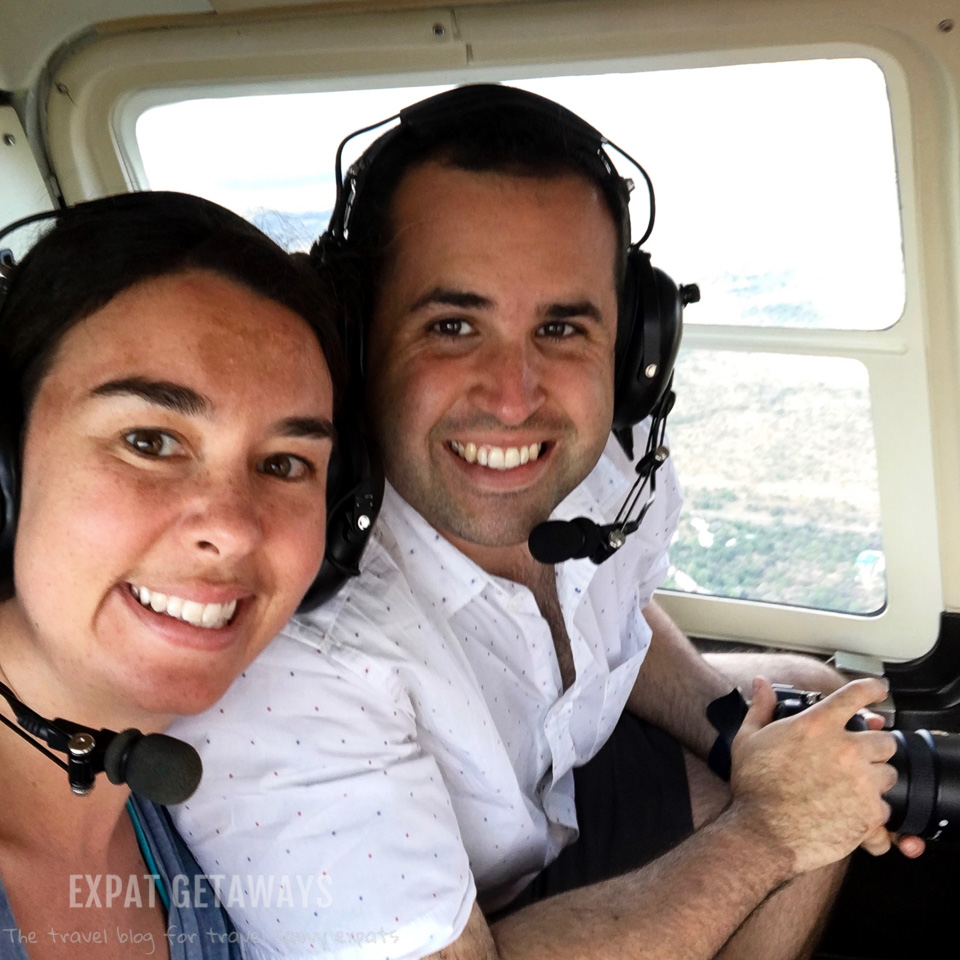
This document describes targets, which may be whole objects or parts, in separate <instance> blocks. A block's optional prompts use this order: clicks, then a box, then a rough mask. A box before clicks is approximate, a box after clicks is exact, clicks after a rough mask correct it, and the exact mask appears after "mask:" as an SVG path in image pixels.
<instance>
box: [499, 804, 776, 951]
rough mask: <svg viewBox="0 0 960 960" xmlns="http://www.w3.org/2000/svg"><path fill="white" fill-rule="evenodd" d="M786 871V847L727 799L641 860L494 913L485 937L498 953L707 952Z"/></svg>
mask: <svg viewBox="0 0 960 960" xmlns="http://www.w3.org/2000/svg"><path fill="white" fill-rule="evenodd" d="M790 877H791V862H790V856H789V855H788V854H787V853H786V852H784V851H778V850H777V849H776V848H774V846H773V845H772V844H771V843H769V842H768V841H767V838H766V837H764V836H763V835H761V834H759V833H757V832H756V831H755V828H754V827H753V826H752V825H750V824H747V823H746V822H743V821H742V820H741V819H740V818H739V816H738V814H737V813H736V812H735V811H733V810H732V809H728V810H727V811H726V812H725V813H723V814H721V816H720V817H719V818H718V819H717V820H716V821H714V822H713V823H710V824H707V825H706V826H705V827H704V828H702V829H701V830H699V831H698V832H697V833H696V834H694V835H693V836H692V837H690V838H689V839H688V840H686V841H685V842H684V843H682V844H681V845H680V846H678V847H677V848H676V849H674V850H672V851H670V852H669V853H667V854H665V855H664V856H663V857H661V858H660V859H659V860H656V861H655V862H653V863H652V864H649V865H647V866H645V867H643V868H642V869H640V870H637V871H634V872H632V873H628V874H625V875H624V876H622V877H617V878H614V879H612V880H607V881H604V882H602V883H598V884H594V885H592V886H589V887H584V888H581V889H579V890H574V891H570V892H569V893H565V894H561V895H560V896H557V897H552V898H551V899H549V900H545V901H542V902H541V903H538V904H535V905H533V906H531V907H527V908H525V909H523V910H520V911H518V912H517V913H515V914H513V915H511V916H509V917H507V918H505V919H504V920H501V921H499V922H497V923H496V924H494V926H493V928H492V934H493V940H494V942H495V944H496V948H497V954H498V956H499V957H500V958H502V960H533V958H541V957H542V958H548V957H549V958H551V960H552V958H564V960H580V958H584V960H585V958H591V960H594V958H606V957H609V958H611V960H612V958H630V960H641V958H644V960H645V958H656V960H671V958H677V960H680V958H683V960H697V958H703V960H708V958H710V957H713V956H714V955H715V954H716V953H717V952H718V951H719V950H720V948H721V947H722V946H723V945H724V943H726V941H727V940H728V939H729V938H730V937H731V936H732V935H733V933H734V932H735V931H736V930H737V928H738V927H739V926H740V924H741V923H742V922H743V921H744V920H745V919H746V918H747V917H748V916H749V915H750V913H751V912H752V911H753V910H754V909H755V908H756V907H757V906H758V905H759V904H760V903H761V902H762V901H763V900H764V899H765V898H766V897H767V896H768V895H769V894H770V893H772V892H773V891H774V890H775V889H777V888H778V887H779V886H780V885H781V884H782V883H784V882H786V881H787V880H788V879H790Z"/></svg>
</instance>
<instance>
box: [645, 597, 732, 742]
mask: <svg viewBox="0 0 960 960" xmlns="http://www.w3.org/2000/svg"><path fill="white" fill-rule="evenodd" d="M643 613H644V617H645V618H646V620H647V623H649V625H650V629H651V631H652V632H653V638H652V640H651V641H650V649H649V650H648V651H647V655H646V657H645V658H644V661H643V664H642V665H641V667H640V672H639V674H638V675H637V679H636V682H635V683H634V686H633V690H632V691H631V693H630V697H629V699H628V701H627V709H629V710H630V712H631V713H634V714H636V715H637V716H638V717H642V718H643V719H644V720H648V721H649V722H650V723H653V724H654V725H656V726H658V727H660V728H661V729H663V730H666V731H667V732H668V733H669V734H671V735H672V736H673V737H675V738H676V739H677V740H679V741H680V742H681V743H682V744H683V745H684V746H685V747H687V748H688V749H689V750H690V751H691V752H692V753H695V754H696V755H697V756H699V757H701V758H702V759H706V756H707V754H708V753H709V752H710V747H711V746H712V745H713V741H714V740H715V739H716V736H717V733H716V731H715V730H714V729H713V727H712V726H710V723H709V722H708V721H707V718H706V715H705V712H704V711H705V710H706V707H707V704H708V703H710V701H711V700H714V699H716V698H717V697H720V696H723V695H724V694H725V693H729V692H730V690H731V689H732V684H731V682H730V680H729V679H728V678H727V677H725V676H724V675H723V674H722V673H720V671H719V670H717V669H716V668H714V667H713V666H711V665H710V664H709V663H707V661H706V660H704V658H703V657H702V656H701V655H700V654H699V652H698V651H697V649H696V648H695V647H694V646H693V644H692V643H691V642H690V641H689V640H688V639H687V638H686V636H684V634H683V631H682V630H680V628H679V627H678V626H677V625H676V624H675V623H674V622H673V621H672V620H671V619H670V617H668V616H667V614H666V613H664V611H663V610H662V609H661V608H660V607H659V606H658V605H657V604H656V603H653V602H652V603H650V605H649V606H647V607H646V608H645V609H644V611H643Z"/></svg>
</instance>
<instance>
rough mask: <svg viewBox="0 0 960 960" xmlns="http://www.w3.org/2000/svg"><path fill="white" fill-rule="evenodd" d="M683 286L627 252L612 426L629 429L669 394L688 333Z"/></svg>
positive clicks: (641, 257) (632, 249)
mask: <svg viewBox="0 0 960 960" xmlns="http://www.w3.org/2000/svg"><path fill="white" fill-rule="evenodd" d="M684 302H685V292H684V288H678V287H677V285H676V284H675V283H674V282H673V280H671V279H670V277H668V276H667V275H666V274H665V273H664V272H663V271H662V270H659V269H657V268H656V267H654V266H653V265H652V264H651V263H650V255H649V254H647V253H644V252H643V251H642V250H640V249H639V248H637V247H636V246H632V247H630V249H629V251H628V253H627V269H626V276H625V278H624V286H623V293H622V295H621V297H620V305H619V319H618V329H617V356H616V361H615V373H614V391H613V428H614V430H623V429H628V428H629V427H631V426H633V424H635V423H639V422H640V421H641V420H643V419H644V417H647V416H649V415H650V413H651V412H652V410H653V408H654V407H655V406H656V405H657V402H658V401H659V400H660V398H661V397H662V396H663V395H664V393H666V391H667V389H668V388H669V386H670V381H671V378H672V376H673V365H674V363H675V362H676V359H677V352H678V351H679V350H680V337H681V335H682V333H683V305H684Z"/></svg>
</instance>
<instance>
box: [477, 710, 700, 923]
mask: <svg viewBox="0 0 960 960" xmlns="http://www.w3.org/2000/svg"><path fill="white" fill-rule="evenodd" d="M574 784H575V791H576V792H575V797H576V805H577V823H578V825H579V827H580V836H579V838H578V839H577V841H576V842H575V843H573V844H571V845H570V846H569V847H567V848H566V849H565V850H563V852H562V853H561V854H560V856H559V857H557V859H556V860H555V861H554V862H553V863H551V864H550V866H548V867H547V868H546V869H545V870H543V871H542V872H541V873H540V874H539V875H538V876H537V877H535V878H534V880H533V881H532V882H531V883H530V885H529V886H528V887H526V889H525V890H523V891H522V892H521V893H520V894H519V896H517V898H516V899H515V900H513V901H512V902H511V903H510V904H509V905H508V906H506V907H505V908H504V909H503V910H501V911H500V912H499V914H498V916H506V915H507V914H509V913H512V912H513V911H514V910H518V909H520V908H521V907H525V906H527V905H528V904H531V903H536V902H537V901H538V900H542V899H544V898H545V897H551V896H553V895H555V894H558V893H563V892H564V891H565V890H573V889H575V888H577V887H583V886H587V885H588V884H591V883H597V882H598V881H600V880H607V879H609V878H610V877H616V876H619V875H620V874H622V873H627V872H628V871H630V870H635V869H636V868H637V867H641V866H643V865H644V864H645V863H649V862H650V861H651V860H655V859H656V858H657V857H659V856H660V855H661V854H663V853H666V852H667V851H668V850H670V849H671V848H672V847H675V846H676V845H677V844H678V843H680V842H681V841H682V840H685V839H686V838H687V837H688V836H690V834H691V833H693V815H692V813H691V811H690V792H689V789H688V786H687V773H686V769H685V767H684V763H683V751H682V750H681V748H680V744H679V743H677V741H676V740H674V739H673V738H672V737H670V736H668V735H667V734H665V733H664V732H663V731H662V730H660V729H658V728H657V727H653V726H651V725H650V724H648V723H645V722H644V721H642V720H638V719H637V718H636V717H634V716H633V715H632V714H630V713H624V714H623V716H622V717H621V718H620V722H619V723H618V724H617V726H616V728H615V729H614V731H613V733H612V734H611V736H610V739H609V740H608V741H607V742H606V743H605V744H604V745H603V747H602V748H601V749H600V752H599V753H598V754H597V755H596V756H595V757H594V758H593V759H592V760H590V762H589V763H587V764H585V765H584V766H582V767H578V768H577V769H576V770H574ZM491 919H495V918H491Z"/></svg>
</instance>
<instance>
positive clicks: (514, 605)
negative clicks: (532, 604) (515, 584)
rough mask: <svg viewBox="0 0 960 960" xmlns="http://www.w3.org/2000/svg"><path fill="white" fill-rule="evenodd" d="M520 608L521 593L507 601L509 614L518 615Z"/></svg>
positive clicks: (521, 603) (521, 601) (521, 602)
mask: <svg viewBox="0 0 960 960" xmlns="http://www.w3.org/2000/svg"><path fill="white" fill-rule="evenodd" d="M522 606H523V594H522V593H515V594H514V595H513V596H512V597H511V598H510V599H509V600H508V601H507V609H508V610H509V611H510V612H511V613H519V612H520V608H521V607H522Z"/></svg>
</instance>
